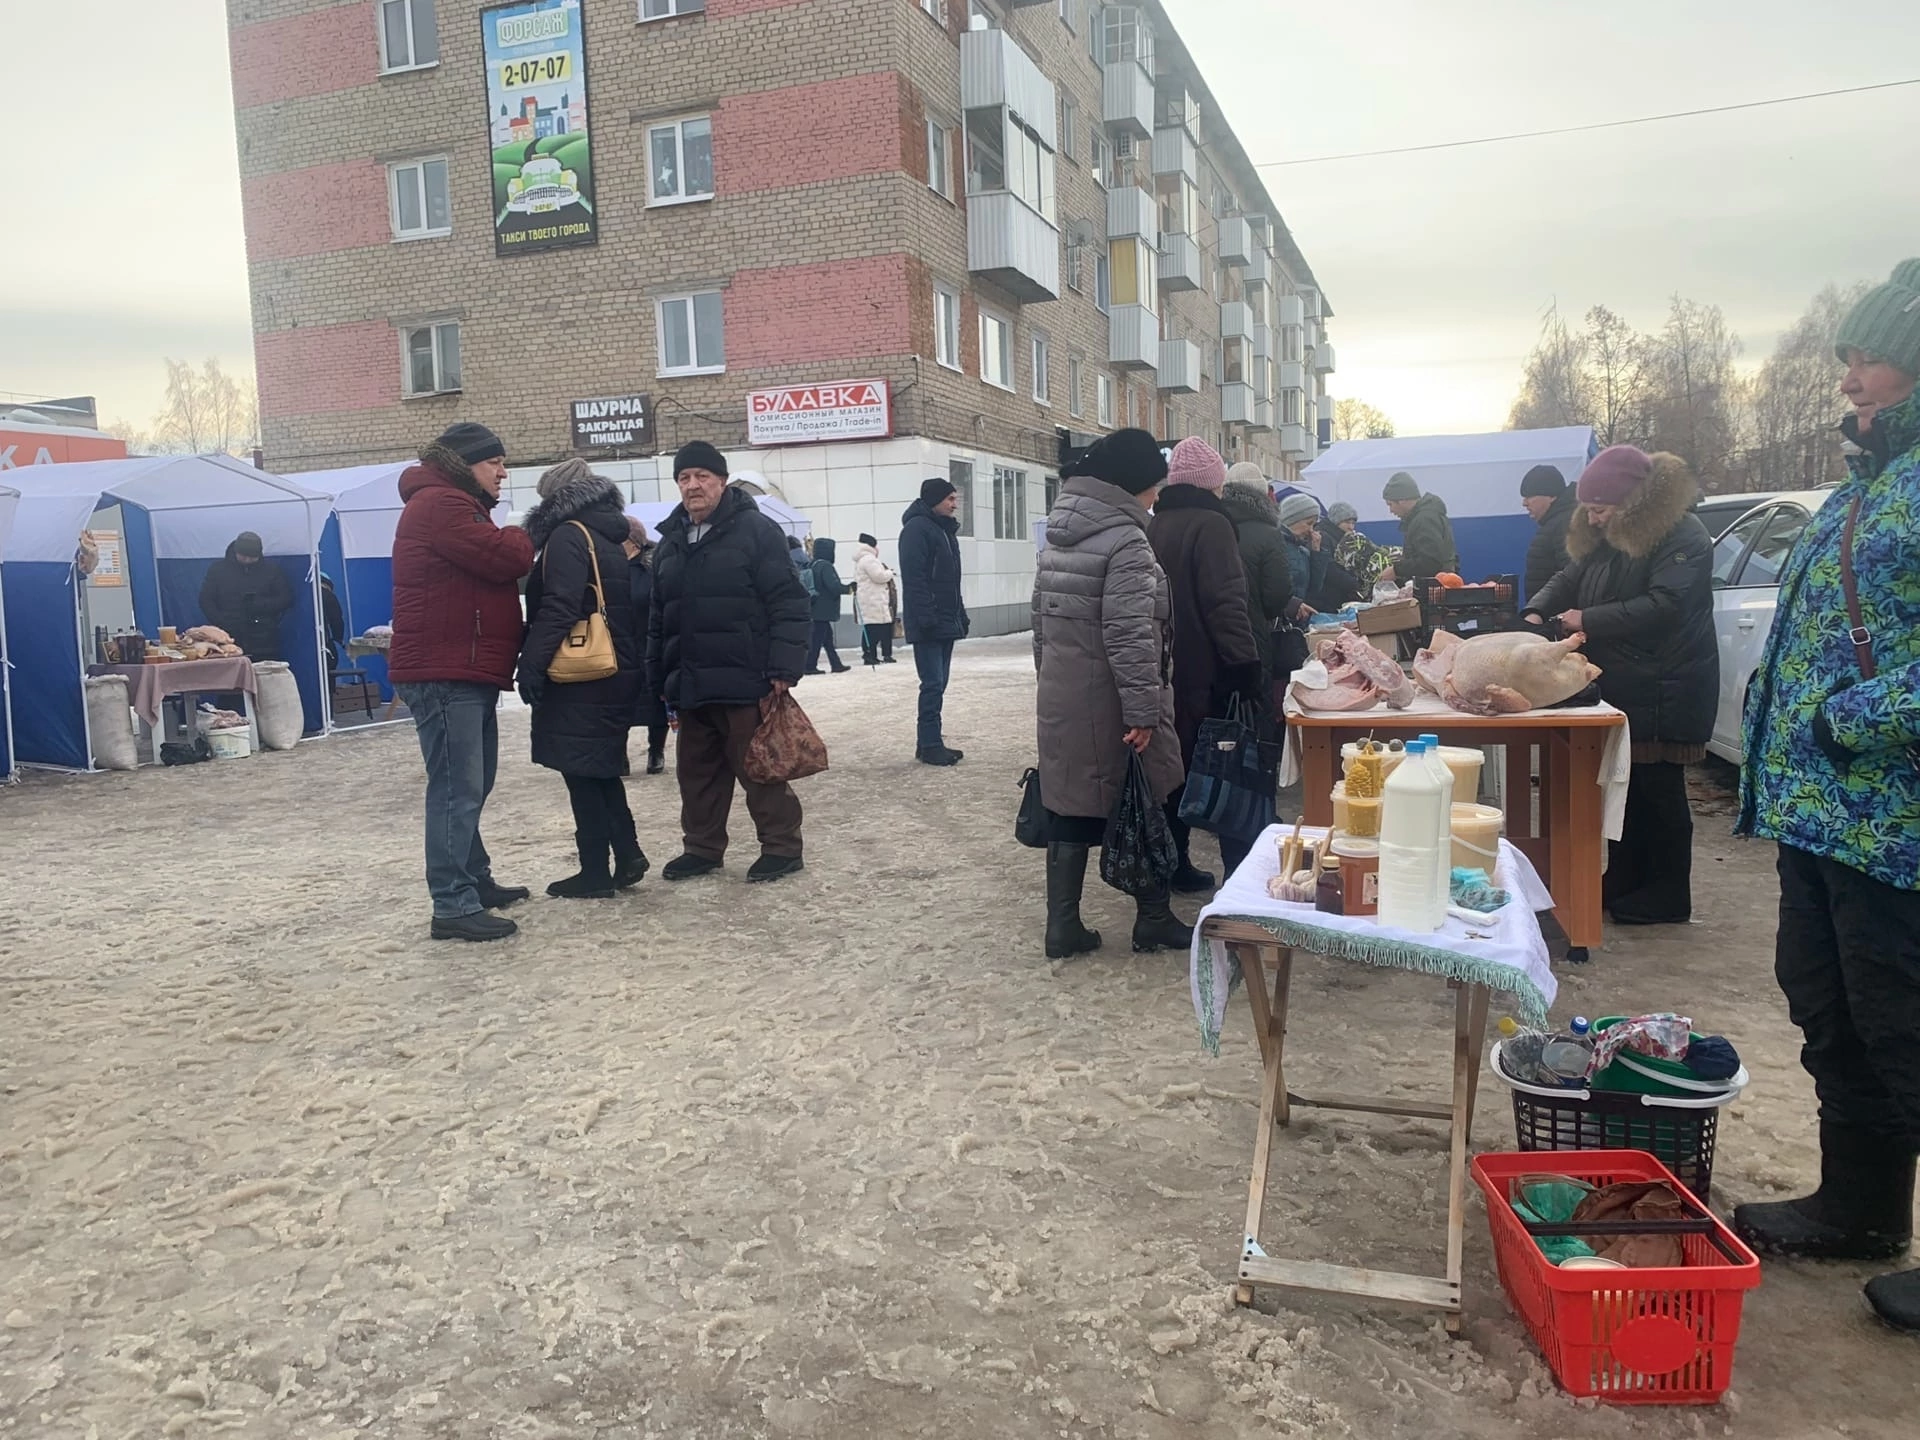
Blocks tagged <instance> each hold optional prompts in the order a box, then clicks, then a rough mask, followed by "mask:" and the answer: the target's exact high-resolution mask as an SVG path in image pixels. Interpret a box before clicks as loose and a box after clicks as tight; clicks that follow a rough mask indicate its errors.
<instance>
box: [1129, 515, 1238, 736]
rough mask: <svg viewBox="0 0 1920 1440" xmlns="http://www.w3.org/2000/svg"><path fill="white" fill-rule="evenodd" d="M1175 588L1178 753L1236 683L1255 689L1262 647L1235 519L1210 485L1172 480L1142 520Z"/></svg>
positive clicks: (1220, 710)
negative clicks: (1146, 521) (1255, 633)
mask: <svg viewBox="0 0 1920 1440" xmlns="http://www.w3.org/2000/svg"><path fill="white" fill-rule="evenodd" d="M1147 536H1148V538H1149V539H1150V540H1151V541H1152V544H1153V553H1154V555H1155V557H1156V558H1157V559H1158V560H1159V561H1160V568H1161V569H1162V570H1164V571H1165V572H1166V576H1167V585H1168V589H1169V592H1170V593H1171V595H1172V596H1173V703H1174V712H1175V717H1176V718H1175V723H1176V725H1177V726H1178V727H1179V731H1180V753H1181V755H1182V756H1191V755H1192V754H1193V743H1194V738H1195V737H1196V736H1197V735H1198V734H1199V733H1200V722H1201V721H1202V720H1205V719H1206V718H1207V717H1208V716H1209V715H1216V714H1224V713H1225V709H1224V707H1225V705H1226V702H1227V699H1228V697H1229V696H1230V695H1232V694H1233V692H1234V691H1236V690H1243V689H1244V690H1247V691H1257V690H1258V689H1259V685H1260V650H1259V647H1258V646H1257V645H1256V644H1255V643H1254V639H1253V622H1252V620H1251V619H1250V618H1249V616H1248V614H1247V571H1246V566H1245V565H1243V564H1242V563H1241V560H1240V540H1239V537H1238V536H1237V535H1236V534H1235V533H1234V529H1233V521H1232V520H1231V519H1230V518H1229V517H1228V515H1227V510H1226V507H1225V506H1224V505H1222V504H1221V503H1220V499H1219V497H1218V496H1217V495H1215V494H1214V493H1213V492H1212V491H1211V490H1202V489H1201V488H1199V487H1198V486H1196V485H1169V486H1167V487H1166V488H1165V489H1164V490H1162V491H1161V492H1160V500H1159V503H1157V504H1156V505H1155V506H1154V507H1153V522H1152V524H1150V525H1149V526H1148V527H1147Z"/></svg>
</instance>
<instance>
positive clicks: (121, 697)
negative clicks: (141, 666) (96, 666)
mask: <svg viewBox="0 0 1920 1440" xmlns="http://www.w3.org/2000/svg"><path fill="white" fill-rule="evenodd" d="M87 731H88V733H89V734H90V735H91V736H92V738H93V763H94V766H95V768H97V769H100V770H132V769H134V768H135V767H136V766H138V765H139V763H140V752H139V750H138V749H137V748H136V747H135V745H134V740H133V711H132V709H131V708H130V707H129V706H128V704H127V677H126V676H124V675H100V676H96V677H95V678H94V679H92V680H89V681H87Z"/></svg>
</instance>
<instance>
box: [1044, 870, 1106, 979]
mask: <svg viewBox="0 0 1920 1440" xmlns="http://www.w3.org/2000/svg"><path fill="white" fill-rule="evenodd" d="M1088 848H1089V847H1088V846H1085V845H1061V844H1050V845H1048V846H1047V958H1048V959H1049V960H1065V959H1066V958H1067V957H1068V956H1070V955H1084V954H1086V953H1087V952H1088V951H1090V950H1098V949H1099V948H1100V933H1099V932H1098V931H1097V930H1089V929H1087V927H1086V926H1085V925H1083V924H1081V923H1080V892H1081V890H1082V889H1083V888H1084V887H1085V885H1086V883H1087V850H1088Z"/></svg>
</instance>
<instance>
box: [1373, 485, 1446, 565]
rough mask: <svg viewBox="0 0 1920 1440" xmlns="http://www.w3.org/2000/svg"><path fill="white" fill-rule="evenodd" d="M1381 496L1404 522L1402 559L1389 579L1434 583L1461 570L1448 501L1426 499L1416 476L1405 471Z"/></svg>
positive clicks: (1434, 497)
mask: <svg viewBox="0 0 1920 1440" xmlns="http://www.w3.org/2000/svg"><path fill="white" fill-rule="evenodd" d="M1380 494H1381V498H1382V499H1384V500H1385V501H1386V502H1387V509H1389V510H1391V511H1392V512H1393V518H1394V519H1396V520H1398V521H1399V522H1400V550H1401V554H1400V559H1399V561H1398V563H1397V564H1395V565H1394V566H1393V568H1392V569H1390V570H1388V571H1387V572H1386V575H1387V577H1388V578H1390V579H1395V580H1398V581H1400V582H1401V583H1402V584H1405V583H1406V582H1407V581H1409V580H1411V579H1413V578H1414V576H1416V575H1418V576H1420V577H1421V578H1422V579H1427V580H1431V579H1432V578H1433V577H1434V576H1435V575H1439V574H1441V573H1443V572H1447V571H1454V570H1458V569H1459V568H1460V552H1459V551H1458V550H1456V549H1455V548H1454V544H1453V522H1452V521H1450V520H1448V519H1447V502H1446V501H1444V500H1442V499H1441V498H1440V497H1439V496H1438V495H1422V494H1421V493H1420V487H1419V486H1418V485H1416V484H1415V483H1414V480H1413V476H1411V475H1409V474H1407V472H1406V471H1404V470H1402V471H1401V472H1400V473H1399V474H1398V475H1395V476H1394V477H1393V478H1392V479H1391V480H1389V481H1387V485H1386V489H1384V490H1382V491H1381V492H1380Z"/></svg>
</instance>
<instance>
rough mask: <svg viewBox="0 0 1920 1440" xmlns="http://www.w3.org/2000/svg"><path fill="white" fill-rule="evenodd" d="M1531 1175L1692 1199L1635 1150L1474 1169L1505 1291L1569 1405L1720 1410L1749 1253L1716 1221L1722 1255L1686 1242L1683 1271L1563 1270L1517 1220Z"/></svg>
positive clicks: (1710, 1246) (1519, 1158) (1756, 1269)
mask: <svg viewBox="0 0 1920 1440" xmlns="http://www.w3.org/2000/svg"><path fill="white" fill-rule="evenodd" d="M1532 1175H1563V1176H1566V1177H1567V1178H1568V1179H1572V1180H1584V1181H1586V1182H1587V1183H1588V1184H1589V1185H1611V1184H1613V1183H1614V1182H1615V1181H1620V1180H1637V1181H1645V1180H1664V1181H1666V1182H1667V1183H1668V1184H1669V1185H1672V1186H1673V1187H1674V1188H1675V1189H1676V1190H1678V1191H1680V1192H1681V1193H1682V1194H1684V1195H1687V1196H1689V1198H1691V1192H1690V1191H1688V1190H1687V1189H1686V1187H1685V1186H1683V1185H1682V1184H1681V1183H1680V1182H1679V1180H1677V1179H1676V1178H1675V1177H1674V1175H1673V1172H1672V1171H1670V1170H1668V1169H1667V1167H1666V1166H1664V1165H1662V1164H1661V1163H1660V1162H1659V1161H1658V1160H1655V1159H1654V1158H1653V1157H1652V1156H1651V1155H1647V1154H1644V1153H1643V1152H1641V1151H1638V1150H1589V1151H1581V1152H1557V1153H1556V1152H1541V1151H1534V1152H1532V1153H1529V1154H1523V1155H1477V1156H1475V1157H1474V1160H1473V1178H1474V1180H1475V1181H1476V1182H1478V1184H1479V1186H1480V1189H1481V1190H1482V1191H1483V1192H1484V1193H1485V1194H1486V1197H1487V1219H1488V1222H1489V1224H1490V1225H1491V1226H1492V1229H1493V1255H1494V1262H1495V1264H1496V1265H1497V1266H1498V1268H1499V1271H1500V1285H1501V1288H1502V1289H1504V1290H1505V1291H1506V1292H1507V1299H1508V1300H1509V1301H1511V1302H1512V1304H1513V1308H1514V1309H1515V1310H1516V1311H1517V1312H1518V1313H1519V1315H1520V1318H1521V1319H1523V1320H1524V1321H1526V1323H1527V1329H1529V1330H1530V1331H1532V1332H1533V1338H1534V1342H1535V1343H1536V1344H1537V1345H1539V1347H1540V1350H1541V1353H1542V1354H1544V1355H1545V1356H1546V1359H1547V1364H1548V1365H1550V1366H1552V1367H1553V1373H1554V1377H1555V1378H1556V1379H1557V1380H1559V1382H1560V1384H1561V1385H1562V1386H1563V1387H1565V1389H1566V1390H1567V1392H1568V1393H1569V1394H1571V1395H1592V1396H1595V1397H1597V1398H1598V1399H1601V1400H1604V1401H1606V1402H1607V1403H1608V1404H1610V1405H1711V1404H1713V1403H1715V1402H1716V1401H1718V1400H1719V1399H1720V1397H1721V1396H1722V1395H1723V1394H1724V1393H1725V1392H1726V1389H1727V1386H1728V1385H1729V1384H1730V1383H1731V1382H1732V1378H1733V1347H1734V1342H1735V1341H1737V1340H1738V1339H1739V1338H1740V1307H1741V1304H1742V1302H1743V1301H1744V1299H1745V1298H1746V1292H1747V1291H1749V1290H1751V1289H1753V1288H1754V1287H1755V1286H1756V1285H1758V1284H1759V1283H1760V1261H1759V1260H1758V1259H1757V1258H1756V1257H1755V1255H1754V1254H1753V1252H1752V1251H1751V1250H1749V1249H1747V1247H1746V1246H1745V1245H1742V1244H1741V1243H1740V1241H1739V1239H1738V1237H1736V1236H1735V1235H1734V1233H1733V1232H1732V1231H1731V1230H1729V1229H1727V1227H1726V1226H1724V1225H1722V1224H1721V1223H1720V1222H1719V1221H1718V1220H1717V1219H1715V1220H1713V1227H1714V1233H1715V1235H1716V1236H1717V1237H1718V1239H1719V1240H1720V1242H1721V1244H1722V1245H1724V1246H1725V1247H1726V1250H1725V1251H1724V1252H1723V1251H1722V1250H1721V1248H1720V1247H1719V1246H1716V1245H1715V1244H1714V1243H1713V1241H1712V1240H1711V1239H1709V1238H1708V1237H1707V1236H1705V1235H1683V1236H1681V1237H1680V1243H1681V1249H1682V1253H1684V1254H1685V1256H1686V1261H1687V1263H1686V1264H1685V1265H1682V1266H1677V1267H1674V1268H1670V1269H1641V1270H1562V1269H1560V1268H1559V1267H1558V1266H1556V1265H1555V1264H1554V1263H1553V1262H1552V1261H1550V1260H1548V1259H1547V1257H1546V1256H1545V1255H1544V1254H1542V1253H1541V1251H1540V1246H1539V1245H1538V1244H1537V1243H1536V1242H1535V1240H1534V1238H1533V1237H1532V1236H1531V1235H1529V1234H1528V1233H1527V1230H1526V1226H1525V1225H1524V1224H1523V1223H1522V1222H1521V1220H1520V1217H1519V1216H1518V1215H1516V1214H1515V1213H1514V1210H1513V1205H1512V1202H1511V1199H1510V1196H1511V1194H1512V1187H1513V1186H1514V1184H1515V1183H1516V1182H1517V1181H1519V1180H1520V1179H1521V1178H1522V1177H1523V1176H1532ZM1696 1203H1697V1202H1696ZM1702 1208H1703V1209H1704V1208H1705V1207H1704V1206H1703V1207H1702ZM1709 1218H1711V1217H1709ZM1729 1254H1731V1255H1736V1256H1738V1257H1739V1259H1738V1260H1733V1259H1729V1258H1728V1256H1729Z"/></svg>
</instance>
